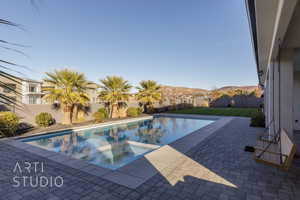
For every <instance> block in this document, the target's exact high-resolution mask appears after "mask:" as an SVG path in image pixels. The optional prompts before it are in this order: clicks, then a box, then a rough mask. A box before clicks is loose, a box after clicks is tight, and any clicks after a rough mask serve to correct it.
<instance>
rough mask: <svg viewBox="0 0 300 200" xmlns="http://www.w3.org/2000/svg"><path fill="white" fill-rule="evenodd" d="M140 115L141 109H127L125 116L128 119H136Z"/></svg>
mask: <svg viewBox="0 0 300 200" xmlns="http://www.w3.org/2000/svg"><path fill="white" fill-rule="evenodd" d="M141 113H142V110H141V108H135V107H129V108H128V109H127V116H128V117H137V116H139V115H140V114H141Z"/></svg>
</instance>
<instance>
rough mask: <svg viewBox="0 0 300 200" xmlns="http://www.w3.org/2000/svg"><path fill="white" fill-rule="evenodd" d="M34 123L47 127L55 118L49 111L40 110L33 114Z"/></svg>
mask: <svg viewBox="0 0 300 200" xmlns="http://www.w3.org/2000/svg"><path fill="white" fill-rule="evenodd" d="M35 123H36V124H37V125H38V126H40V127H48V126H51V125H52V124H54V123H55V120H54V118H53V117H52V115H51V114H50V113H47V112H41V113H40V114H38V115H36V116H35Z"/></svg>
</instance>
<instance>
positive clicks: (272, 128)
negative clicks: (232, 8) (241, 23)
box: [246, 0, 300, 138]
mask: <svg viewBox="0 0 300 200" xmlns="http://www.w3.org/2000/svg"><path fill="white" fill-rule="evenodd" d="M246 6H247V11H248V19H249V24H250V32H251V36H252V45H253V49H254V56H255V59H256V64H257V74H258V79H259V83H260V85H261V86H262V87H263V88H264V108H265V109H264V112H265V115H266V126H267V127H268V128H269V129H268V130H269V134H271V135H274V134H276V133H277V132H278V130H279V129H280V128H284V129H286V130H287V132H288V134H289V135H290V137H291V138H293V137H295V136H296V135H295V133H296V132H297V131H299V130H300V2H299V1H298V0H269V1H268V0H246Z"/></svg>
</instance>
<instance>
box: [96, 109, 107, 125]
mask: <svg viewBox="0 0 300 200" xmlns="http://www.w3.org/2000/svg"><path fill="white" fill-rule="evenodd" d="M93 117H94V120H95V121H96V122H103V121H104V120H105V119H107V118H108V113H107V110H106V109H105V108H99V109H98V111H97V112H95V113H94V114H93Z"/></svg>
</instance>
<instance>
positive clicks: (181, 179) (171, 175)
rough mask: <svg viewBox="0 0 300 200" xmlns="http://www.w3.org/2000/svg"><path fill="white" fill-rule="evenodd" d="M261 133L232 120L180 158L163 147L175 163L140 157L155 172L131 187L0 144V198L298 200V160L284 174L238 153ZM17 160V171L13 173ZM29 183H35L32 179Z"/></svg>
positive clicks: (238, 120) (178, 153) (172, 149)
mask: <svg viewBox="0 0 300 200" xmlns="http://www.w3.org/2000/svg"><path fill="white" fill-rule="evenodd" d="M261 131H262V129H258V128H251V127H249V119H247V118H235V119H234V120H232V121H231V122H230V123H229V124H227V125H226V126H225V127H223V128H221V129H220V130H218V131H217V132H216V133H215V134H214V135H212V136H209V137H208V138H206V139H205V140H204V141H202V142H201V143H200V144H198V145H196V146H194V147H193V148H192V149H191V150H189V151H188V152H186V153H185V154H183V153H180V152H179V151H176V149H174V148H173V147H172V146H168V147H167V148H166V150H167V151H169V152H172V154H173V155H174V156H175V157H176V156H177V157H178V160H175V161H174V164H171V165H170V166H165V165H163V167H160V165H159V163H156V162H154V161H155V159H154V160H151V157H150V158H149V159H147V157H146V158H145V160H146V161H147V162H149V164H151V165H152V166H153V168H152V167H150V168H149V169H148V170H153V169H156V170H158V171H159V173H158V174H156V175H155V176H153V177H152V178H151V179H149V180H148V181H147V182H145V183H143V184H142V185H140V186H139V187H138V188H136V189H129V188H127V187H125V186H121V185H119V184H116V183H112V182H110V181H108V180H106V179H104V178H101V177H99V176H95V175H93V173H87V172H84V171H81V170H78V169H75V168H71V167H67V166H65V165H61V164H59V163H57V162H55V161H54V160H51V159H47V158H44V157H40V156H39V155H36V154H31V153H30V152H26V151H23V150H20V149H18V148H15V147H13V146H11V145H8V144H5V143H3V142H0V199H1V200H2V199H3V200H7V199H15V200H17V199H22V200H25V199H30V200H34V199H37V200H44V199H45V200H46V199H47V200H60V199H66V200H71V199H74V200H75V199H83V200H94V199H109V200H114V199H120V200H121V199H122V200H123V199H127V200H134V199H143V200H153V199H159V200H160V199H162V200H164V199H168V200H170V199H172V200H177V199H178V200H179V199H197V200H198V199H203V200H204V199H209V200H213V199H215V200H233V199H254V200H256V199H263V200H265V199H278V200H279V199H282V200H288V199H300V193H299V191H300V162H299V159H295V162H294V163H293V166H292V168H291V169H290V171H289V172H284V171H280V170H278V169H276V168H273V167H270V166H266V165H262V164H258V163H256V162H255V161H253V159H252V154H251V153H248V152H244V151H243V148H244V146H245V145H254V143H255V139H256V134H257V133H259V132H261ZM154 158H155V157H154ZM159 159H160V158H159ZM145 160H144V161H143V162H145ZM25 161H27V162H31V163H33V162H36V161H37V162H43V164H44V170H43V171H41V168H40V167H38V170H37V171H36V172H34V171H31V172H28V171H26V170H24V167H25V166H23V165H24V162H25ZM17 162H18V163H20V165H21V169H22V170H23V171H22V172H20V171H18V170H15V171H14V168H15V165H16V163H17ZM172 162H173V161H172ZM73 163H74V164H76V162H73V161H72V162H70V165H72V164H73ZM137 163H138V162H137ZM116 173H119V172H116ZM121 173H122V172H121ZM133 175H134V172H133ZM136 175H137V179H136V180H132V181H133V184H135V181H138V180H139V176H143V174H142V173H139V174H136ZM16 176H18V177H23V176H32V177H37V176H39V177H41V176H45V177H57V176H61V177H63V181H64V182H63V186H62V187H29V186H28V185H26V186H20V187H14V185H16V182H15V181H14V179H13V178H14V177H16ZM107 176H113V175H107ZM26 183H29V182H28V181H27V182H26ZM34 183H36V182H35V179H34V180H32V184H33V185H34ZM21 185H22V184H21Z"/></svg>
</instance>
